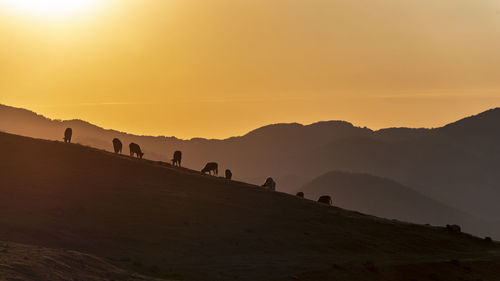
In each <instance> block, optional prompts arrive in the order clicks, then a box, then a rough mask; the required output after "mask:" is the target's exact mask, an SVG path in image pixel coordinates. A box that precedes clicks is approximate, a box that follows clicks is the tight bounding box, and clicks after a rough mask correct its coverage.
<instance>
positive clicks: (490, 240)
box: [484, 236, 493, 243]
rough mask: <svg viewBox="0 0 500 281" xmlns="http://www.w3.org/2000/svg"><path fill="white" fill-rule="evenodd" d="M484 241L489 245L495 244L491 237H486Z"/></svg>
mask: <svg viewBox="0 0 500 281" xmlns="http://www.w3.org/2000/svg"><path fill="white" fill-rule="evenodd" d="M484 241H485V242H488V243H493V239H491V237H489V236H486V237H484Z"/></svg>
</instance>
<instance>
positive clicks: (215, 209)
mask: <svg viewBox="0 0 500 281" xmlns="http://www.w3.org/2000/svg"><path fill="white" fill-rule="evenodd" d="M0 147H1V148H2V154H1V158H0V159H1V161H0V179H1V185H0V192H1V194H2V196H0V240H4V241H15V242H19V243H26V244H32V245H40V246H44V247H49V248H63V249H69V250H75V251H79V252H85V253H89V254H92V255H96V256H99V257H101V258H103V259H106V261H108V262H111V263H112V264H114V265H115V266H118V267H120V268H124V269H125V270H130V271H135V272H137V273H140V274H144V275H149V276H155V277H159V278H165V279H174V280H411V279H416V280H455V279H456V278H458V277H461V278H463V279H462V280H478V278H483V279H482V280H497V279H495V278H497V276H498V274H499V272H498V270H499V268H500V259H499V258H498V254H499V252H498V251H499V249H498V246H497V245H496V244H493V243H488V242H485V241H483V240H482V239H478V238H474V237H472V236H469V235H466V234H451V233H448V232H446V231H445V230H444V229H442V228H437V227H426V226H418V225H412V224H406V223H400V222H395V221H389V220H384V219H379V218H376V217H371V216H366V215H362V214H359V213H354V212H349V211H345V210H342V209H339V208H335V207H328V206H324V205H320V204H318V203H315V202H313V201H309V200H301V199H299V198H295V197H293V196H290V195H287V194H282V193H276V192H270V191H265V190H262V189H260V188H259V187H256V186H252V185H248V184H244V183H239V182H231V181H226V180H224V179H220V178H215V177H210V176H204V175H201V174H199V173H198V172H193V171H190V170H185V169H178V168H173V167H171V166H168V165H162V164H161V163H156V162H151V161H147V160H136V159H131V158H129V157H125V156H115V155H112V154H110V153H107V152H103V151H99V150H96V149H92V148H88V147H83V146H79V145H66V144H63V143H60V142H51V141H41V140H35V139H30V138H25V137H19V136H14V135H8V134H0ZM451 260H454V261H453V262H450V261H451ZM0 269H1V268H0ZM2 270H3V269H2ZM0 274H1V271H0ZM436 278H437V279H436Z"/></svg>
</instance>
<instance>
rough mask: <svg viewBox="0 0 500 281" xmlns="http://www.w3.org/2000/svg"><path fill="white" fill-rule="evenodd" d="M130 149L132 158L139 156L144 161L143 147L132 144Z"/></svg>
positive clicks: (129, 146)
mask: <svg viewBox="0 0 500 281" xmlns="http://www.w3.org/2000/svg"><path fill="white" fill-rule="evenodd" d="M128 148H129V149H130V156H134V154H135V155H137V158H140V159H142V156H144V153H142V150H141V147H140V146H139V145H138V144H136V143H133V142H132V143H130V144H129V145H128Z"/></svg>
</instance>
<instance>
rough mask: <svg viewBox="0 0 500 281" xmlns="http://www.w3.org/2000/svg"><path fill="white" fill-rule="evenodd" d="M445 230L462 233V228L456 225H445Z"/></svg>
mask: <svg viewBox="0 0 500 281" xmlns="http://www.w3.org/2000/svg"><path fill="white" fill-rule="evenodd" d="M446 230H448V231H449V232H453V233H460V232H462V228H461V227H460V226H459V225H456V224H447V225H446Z"/></svg>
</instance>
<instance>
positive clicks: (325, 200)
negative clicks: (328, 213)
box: [318, 195, 332, 205]
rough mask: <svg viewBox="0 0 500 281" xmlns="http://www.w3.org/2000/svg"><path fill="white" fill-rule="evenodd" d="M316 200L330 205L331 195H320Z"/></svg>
mask: <svg viewBox="0 0 500 281" xmlns="http://www.w3.org/2000/svg"><path fill="white" fill-rule="evenodd" d="M318 202H319V203H323V204H327V205H332V197H330V196H329V195H323V196H320V197H319V199H318Z"/></svg>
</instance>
